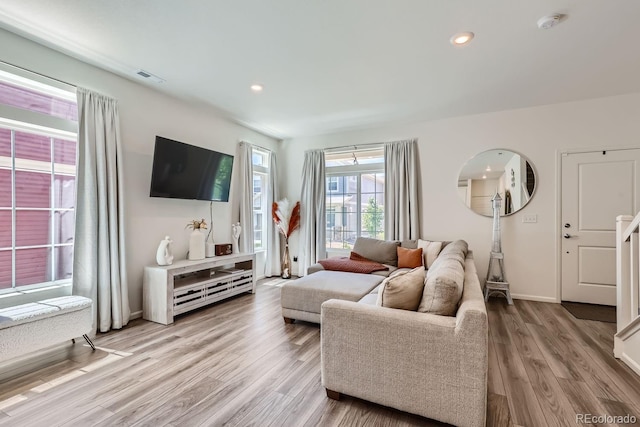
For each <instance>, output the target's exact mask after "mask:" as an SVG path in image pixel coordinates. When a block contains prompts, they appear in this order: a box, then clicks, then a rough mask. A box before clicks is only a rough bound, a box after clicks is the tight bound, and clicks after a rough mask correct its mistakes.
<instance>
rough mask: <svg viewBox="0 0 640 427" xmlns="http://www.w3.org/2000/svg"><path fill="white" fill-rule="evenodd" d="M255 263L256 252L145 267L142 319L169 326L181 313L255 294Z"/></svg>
mask: <svg viewBox="0 0 640 427" xmlns="http://www.w3.org/2000/svg"><path fill="white" fill-rule="evenodd" d="M255 265H256V256H255V254H233V255H225V256H216V257H213V258H205V259H203V260H200V261H189V260H181V261H176V262H175V263H174V264H172V265H165V266H149V267H145V268H144V279H143V291H142V300H143V306H142V318H143V319H145V320H150V321H152V322H157V323H162V324H163V325H169V324H171V323H173V318H174V316H177V315H178V314H183V313H187V312H189V311H191V310H194V309H196V308H199V307H202V306H205V305H209V304H212V303H214V302H217V301H221V300H224V299H226V298H229V297H231V296H234V295H238V294H241V293H244V292H251V293H254V292H255V290H256V281H255V278H256V274H255Z"/></svg>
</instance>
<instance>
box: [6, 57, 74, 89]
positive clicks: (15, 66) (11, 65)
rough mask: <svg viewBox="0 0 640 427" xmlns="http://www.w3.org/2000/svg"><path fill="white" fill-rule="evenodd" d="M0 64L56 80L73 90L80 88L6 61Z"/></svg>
mask: <svg viewBox="0 0 640 427" xmlns="http://www.w3.org/2000/svg"><path fill="white" fill-rule="evenodd" d="M0 62H2V63H3V64H5V65H8V66H10V67H13V68H17V69H19V70H22V71H26V72H27V73H31V74H35V75H36V76H40V77H44V78H45V79H49V80H54V81H56V82H58V83H62V84H65V85H67V86H71V87H73V88H77V87H78V86H77V85H74V84H72V83H69V82H65V81H64V80H60V79H56V78H55V77H51V76H47V75H45V74H42V73H38V72H37V71H33V70H29V69H27V68H24V67H20V66H18V65H15V64H12V63H10V62H6V61H0Z"/></svg>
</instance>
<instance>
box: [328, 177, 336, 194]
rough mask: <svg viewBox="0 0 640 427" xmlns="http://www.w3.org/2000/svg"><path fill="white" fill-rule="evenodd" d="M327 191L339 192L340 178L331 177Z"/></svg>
mask: <svg viewBox="0 0 640 427" xmlns="http://www.w3.org/2000/svg"><path fill="white" fill-rule="evenodd" d="M327 191H329V192H330V191H338V178H337V177H335V176H330V177H329V178H327Z"/></svg>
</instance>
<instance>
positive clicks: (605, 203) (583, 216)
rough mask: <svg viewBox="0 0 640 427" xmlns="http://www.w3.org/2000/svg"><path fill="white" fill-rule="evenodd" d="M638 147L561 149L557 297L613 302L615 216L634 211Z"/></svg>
mask: <svg viewBox="0 0 640 427" xmlns="http://www.w3.org/2000/svg"><path fill="white" fill-rule="evenodd" d="M639 166H640V149H630V150H606V151H597V152H588V153H563V155H562V176H561V180H562V181H561V198H562V201H561V220H562V222H561V224H560V226H561V227H562V228H561V233H560V236H561V240H562V243H561V259H560V264H561V287H562V300H563V301H575V302H584V303H591V304H602V305H616V264H615V260H616V241H615V236H616V216H618V215H635V214H636V213H637V211H638V207H639V206H638V205H639V201H640V185H639V175H638V174H639V172H640V170H639Z"/></svg>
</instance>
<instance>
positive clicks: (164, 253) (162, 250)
mask: <svg viewBox="0 0 640 427" xmlns="http://www.w3.org/2000/svg"><path fill="white" fill-rule="evenodd" d="M171 243H173V240H171V237H169V236H165V237H164V240H162V241H161V242H160V246H158V251H157V252H156V262H157V263H158V265H171V264H172V263H173V252H172V251H171Z"/></svg>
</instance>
